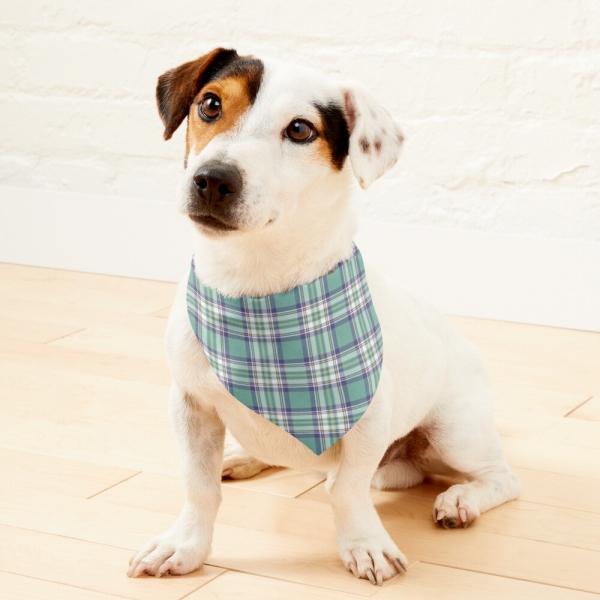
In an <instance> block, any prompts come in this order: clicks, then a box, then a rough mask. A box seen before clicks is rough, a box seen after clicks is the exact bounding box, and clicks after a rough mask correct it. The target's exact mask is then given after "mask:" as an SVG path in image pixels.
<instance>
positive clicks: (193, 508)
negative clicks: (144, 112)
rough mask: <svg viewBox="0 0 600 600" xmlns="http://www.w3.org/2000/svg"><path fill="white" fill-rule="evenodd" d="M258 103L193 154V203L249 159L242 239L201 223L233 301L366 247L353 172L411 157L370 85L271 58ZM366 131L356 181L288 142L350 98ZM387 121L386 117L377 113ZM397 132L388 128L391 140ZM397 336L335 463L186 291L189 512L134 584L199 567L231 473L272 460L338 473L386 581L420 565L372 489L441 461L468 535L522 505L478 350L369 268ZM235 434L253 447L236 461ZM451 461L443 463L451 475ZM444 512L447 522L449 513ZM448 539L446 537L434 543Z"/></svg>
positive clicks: (351, 517) (177, 318)
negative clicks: (255, 388) (403, 456)
mask: <svg viewBox="0 0 600 600" xmlns="http://www.w3.org/2000/svg"><path fill="white" fill-rule="evenodd" d="M265 64H266V68H265V75H264V79H263V83H262V86H261V88H260V91H259V94H258V96H257V98H256V102H255V104H254V105H253V106H252V108H251V109H250V110H249V111H248V113H247V114H246V115H245V116H244V118H243V119H242V120H241V121H240V123H239V125H238V126H237V127H236V129H235V130H233V131H231V132H229V133H227V134H223V135H221V136H217V137H216V138H215V139H213V140H212V141H211V142H210V143H209V144H208V145H207V146H206V147H205V148H204V149H203V150H202V151H201V152H200V153H199V154H197V155H194V154H191V155H190V156H189V157H188V166H187V169H186V171H185V174H184V178H183V186H182V193H181V200H180V208H181V209H182V210H183V211H185V210H186V207H187V206H188V203H189V197H188V190H189V188H190V184H191V178H192V176H193V174H194V172H195V171H196V169H197V168H198V167H199V166H200V165H201V164H203V163H204V162H205V161H207V160H210V159H215V158H216V159H219V160H223V161H226V162H227V161H233V162H235V163H236V164H238V165H239V166H240V168H241V169H242V170H243V173H244V190H245V191H244V194H243V198H242V200H241V201H240V207H239V213H238V222H237V224H238V226H239V231H234V232H227V233H225V234H223V233H213V232H210V231H207V230H206V229H204V228H202V227H201V226H198V225H195V226H194V244H195V256H196V270H197V275H198V277H199V278H200V279H201V280H202V281H203V282H204V283H205V284H207V285H209V286H213V287H215V288H216V289H218V290H219V291H220V292H221V293H223V294H226V295H243V294H250V295H266V294H272V293H277V292H280V291H283V290H287V289H289V288H291V287H293V286H295V285H298V284H301V283H306V282H310V281H312V280H314V279H315V278H317V277H320V276H322V275H324V274H325V273H327V272H328V271H329V270H330V269H331V268H332V267H333V266H335V265H336V264H337V263H338V262H339V261H340V260H343V259H345V258H347V257H348V256H349V255H350V254H351V252H352V240H353V236H354V232H355V228H356V224H355V218H354V215H353V214H352V211H351V209H350V204H349V190H350V185H351V177H352V174H351V171H350V165H349V164H348V163H349V162H351V163H352V166H353V168H354V171H355V172H356V174H357V176H358V177H361V178H362V179H363V185H368V184H369V183H370V181H371V180H372V179H374V178H376V177H377V176H379V175H380V174H381V173H382V172H383V171H384V170H385V169H387V168H389V166H391V164H393V162H395V160H396V158H397V156H398V152H399V148H400V142H401V139H400V137H399V131H398V129H397V127H396V125H395V124H393V122H392V121H391V117H389V115H387V113H385V111H384V110H383V109H382V108H381V107H378V106H377V105H376V103H375V101H374V100H373V99H372V98H371V97H370V96H369V95H368V94H366V93H364V91H361V90H359V88H352V87H351V86H348V85H340V84H337V83H333V82H331V81H330V80H329V79H327V78H325V77H323V76H322V75H320V74H319V73H315V72H313V71H311V70H308V69H301V68H298V67H291V66H290V65H283V64H282V63H279V62H278V61H268V62H266V63H265ZM349 91H350V93H351V94H352V96H351V98H352V101H353V102H354V103H355V110H356V114H355V118H356V122H355V124H354V128H353V131H352V136H351V141H350V161H346V165H345V166H344V168H343V169H342V170H341V171H337V170H335V169H333V168H332V167H331V165H330V164H328V163H326V162H325V161H323V158H322V156H320V155H319V154H318V153H316V152H315V151H314V147H312V146H313V145H311V144H307V145H294V144H293V143H291V142H290V141H289V140H282V138H281V135H280V132H281V130H282V129H283V128H285V126H286V125H287V123H288V122H290V121H291V120H292V119H293V118H296V117H303V118H306V119H309V120H314V119H316V118H317V116H316V114H315V110H314V107H313V106H312V102H313V101H315V99H316V100H319V101H324V102H326V101H330V100H334V101H336V102H338V103H339V104H340V105H342V106H344V105H345V103H347V101H348V92H349ZM375 116H377V121H376V122H373V119H374V118H375ZM382 128H383V130H382ZM363 135H368V136H370V139H371V143H373V139H375V138H377V139H381V141H382V144H383V146H382V148H381V152H380V153H378V154H371V155H369V156H368V157H367V156H366V155H363V154H364V153H363V154H360V155H359V154H358V153H360V146H359V144H358V142H357V136H363ZM367 277H368V281H369V286H370V289H371V293H372V297H373V302H374V305H375V308H376V310H377V313H378V316H379V320H380V322H381V326H382V331H383V337H384V362H383V369H382V374H381V379H380V383H379V387H378V390H377V393H376V395H375V397H374V399H373V401H372V404H371V406H370V407H369V409H368V410H367V412H366V413H365V415H364V416H363V417H362V418H361V420H360V421H359V422H358V424H357V425H355V426H354V427H353V428H352V429H351V430H350V431H349V432H348V433H347V434H346V435H345V436H344V437H343V438H342V442H341V448H340V444H336V445H335V446H334V447H332V448H331V449H329V450H328V451H326V452H325V453H324V454H322V455H320V456H316V455H315V454H313V453H312V452H311V451H310V450H308V448H306V447H305V446H304V445H303V444H301V443H300V442H298V441H297V440H295V438H293V437H292V436H290V435H289V434H287V433H286V432H285V431H283V430H282V429H280V428H278V427H276V426H275V425H273V424H272V423H270V422H269V421H267V420H265V419H263V418H262V417H260V416H258V415H257V414H255V413H254V412H252V411H251V410H249V409H248V408H246V407H245V406H244V405H243V404H241V403H240V402H238V401H237V400H236V399H235V398H233V397H232V396H230V395H229V393H228V392H227V391H226V390H225V388H224V387H223V386H222V384H221V383H220V382H219V380H218V379H217V377H216V375H215V374H214V372H213V371H212V369H211V367H210V365H209V363H208V361H207V359H206V356H205V355H204V352H203V350H202V348H201V346H200V344H199V343H198V341H197V339H196V338H195V336H194V333H193V331H192V329H191V326H190V323H189V320H188V315H187V310H186V299H185V290H186V280H187V278H186V279H185V280H184V281H182V283H181V285H180V287H179V291H178V294H177V298H176V300H175V303H174V305H173V308H172V311H171V315H170V318H169V324H168V330H167V341H166V343H167V350H168V357H169V363H170V367H171V372H172V375H173V381H174V383H173V386H172V390H171V396H170V411H171V419H172V424H173V428H174V431H175V435H176V438H177V441H178V444H179V447H180V449H181V455H182V460H183V465H184V479H185V486H186V504H185V507H184V509H183V510H182V513H181V514H180V516H179V518H178V519H177V521H176V522H175V524H174V525H173V527H172V528H171V529H170V530H169V531H167V532H166V533H164V534H162V535H161V536H158V537H157V538H155V539H154V540H152V541H151V542H150V543H149V544H148V545H147V546H146V547H145V548H143V549H142V550H141V551H140V552H139V553H138V554H137V555H136V556H135V557H134V558H133V559H132V566H131V568H130V570H129V574H130V575H132V576H137V575H139V574H141V573H143V572H147V573H150V574H157V575H161V574H164V573H171V574H181V573H187V572H189V571H191V570H193V569H196V568H197V567H199V566H200V565H201V564H202V563H203V561H204V560H205V558H206V557H207V556H208V554H209V552H210V544H211V537H212V530H213V523H214V520H215V516H216V512H217V509H218V505H219V502H220V492H219V482H220V476H221V471H222V470H223V471H225V472H227V473H228V475H231V476H234V477H245V476H251V475H253V474H255V473H257V472H258V471H260V470H261V469H263V468H266V466H268V465H279V466H286V467H301V468H306V467H308V468H314V469H319V470H323V471H326V472H327V473H328V474H329V475H328V483H327V489H328V491H329V493H330V496H331V500H332V504H333V510H334V519H335V523H336V529H337V532H338V534H337V537H338V547H339V551H340V556H341V558H342V561H343V562H344V564H345V565H346V567H347V568H348V569H349V570H351V571H352V572H353V573H354V574H355V575H357V576H359V577H364V578H368V579H370V580H371V581H372V582H373V583H379V584H380V583H381V582H382V581H383V580H385V579H388V578H390V577H393V576H394V575H395V574H396V573H398V572H402V571H403V570H404V569H405V568H406V564H407V563H406V558H405V557H404V555H403V554H402V553H401V552H400V551H399V550H398V548H397V547H396V545H395V543H394V542H393V541H392V539H391V538H390V537H389V535H388V534H387V532H386V531H385V529H384V528H383V526H382V524H381V521H380V519H379V517H378V515H377V513H376V511H375V509H374V507H373V505H372V502H371V499H370V496H369V486H370V485H371V483H373V485H374V486H376V487H380V488H390V487H406V486H408V485H414V484H416V483H418V482H419V481H420V480H421V479H422V477H423V474H424V473H426V472H428V471H430V470H432V469H437V467H439V468H441V469H442V470H443V469H446V470H451V471H453V472H459V473H462V474H463V475H464V479H465V481H466V483H464V484H460V485H455V486H452V487H451V488H450V489H449V490H448V491H447V492H445V493H444V494H441V495H440V496H439V498H438V500H437V501H436V504H435V507H434V519H436V520H438V521H439V522H440V524H443V525H447V526H455V525H457V524H458V525H464V526H466V525H468V524H469V523H470V522H471V521H472V520H473V519H474V518H476V517H477V516H478V515H479V514H480V512H482V511H484V510H488V509H489V508H492V507H493V506H496V505H498V504H500V503H502V502H506V501H508V500H510V499H512V498H515V497H516V495H517V493H518V489H519V484H518V481H517V479H516V478H515V477H514V475H512V473H511V472H510V470H509V468H508V466H507V464H506V462H505V460H504V458H503V453H502V448H501V443H500V439H499V436H498V434H497V432H496V430H495V429H494V425H493V418H492V396H491V392H490V388H489V384H488V379H487V375H486V372H485V368H484V366H483V364H482V361H481V359H480V356H479V352H478V350H477V348H476V347H475V346H474V345H473V344H471V343H469V342H467V341H466V340H464V339H463V338H461V337H460V336H459V335H458V334H457V333H455V332H454V331H453V330H452V329H451V328H450V327H449V326H448V325H447V324H446V322H445V321H444V319H443V318H442V317H441V316H440V315H439V314H438V313H437V312H436V311H434V310H433V309H432V308H431V307H429V306H428V305H426V304H424V303H422V302H420V301H418V300H416V299H415V298H413V297H412V296H411V295H410V294H408V293H406V292H404V291H402V290H400V289H397V288H395V287H394V286H392V285H390V284H389V283H388V282H387V281H386V280H385V279H384V278H383V277H382V276H381V275H379V274H378V273H377V272H376V271H374V270H372V269H371V268H370V267H369V266H368V265H367ZM225 427H227V428H228V429H229V430H230V431H231V433H232V434H233V435H234V437H235V438H236V440H237V441H238V442H239V445H236V446H233V447H231V448H229V449H228V450H227V451H226V454H225V461H224V463H223V465H222V466H221V459H222V456H223V440H224V435H225ZM418 427H419V428H422V429H423V430H425V431H426V432H427V437H428V439H429V442H430V447H429V448H428V450H427V452H426V455H424V456H423V457H422V459H420V460H418V461H413V462H410V463H409V462H403V461H402V460H398V461H395V462H392V463H390V464H388V465H386V466H385V467H382V468H381V469H379V470H378V465H379V463H380V461H381V459H382V457H383V455H384V453H385V452H386V449H387V448H388V446H389V445H390V444H391V443H392V442H394V441H395V440H397V439H399V438H401V437H403V436H406V435H407V434H409V433H410V432H411V431H412V430H414V429H415V428H418ZM436 466H437V467H436ZM435 511H437V512H435ZM432 543H433V540H432Z"/></svg>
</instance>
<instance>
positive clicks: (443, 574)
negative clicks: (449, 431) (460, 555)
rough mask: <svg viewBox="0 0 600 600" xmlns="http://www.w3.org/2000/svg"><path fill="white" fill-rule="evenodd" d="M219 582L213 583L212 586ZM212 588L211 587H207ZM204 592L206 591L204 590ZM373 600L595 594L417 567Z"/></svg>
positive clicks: (576, 598) (577, 598) (564, 599)
mask: <svg viewBox="0 0 600 600" xmlns="http://www.w3.org/2000/svg"><path fill="white" fill-rule="evenodd" d="M217 581H218V579H217V580H216V581H215V583H216V582H217ZM209 585H214V584H209ZM206 589H207V591H208V589H209V587H208V586H207V587H206ZM373 598H374V600H398V599H399V598H407V599H410V600H431V599H432V598H435V599H436V600H456V599H457V598H460V599H461V600H484V599H485V600H506V599H507V598H515V599H518V600H534V599H539V598H544V600H597V598H598V596H597V595H596V594H590V593H587V592H579V591H575V590H570V589H566V588H559V587H552V586H549V585H543V584H539V583H532V582H529V581H521V580H518V579H511V578H508V577H496V576H494V575H487V574H485V573H476V572H474V571H465V570H462V569H452V568H448V567H441V566H439V565H432V564H427V563H424V562H420V563H417V564H416V565H415V566H414V567H413V568H412V569H411V570H410V571H409V572H408V573H407V574H406V575H405V576H404V577H396V578H395V579H393V580H392V581H390V582H389V583H388V584H386V586H385V587H384V589H382V590H381V591H380V592H378V593H377V594H375V596H374V597H373Z"/></svg>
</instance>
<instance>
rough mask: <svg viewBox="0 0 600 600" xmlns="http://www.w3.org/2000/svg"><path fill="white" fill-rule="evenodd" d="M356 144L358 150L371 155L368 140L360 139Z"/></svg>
mask: <svg viewBox="0 0 600 600" xmlns="http://www.w3.org/2000/svg"><path fill="white" fill-rule="evenodd" d="M358 143H359V144H360V149H361V150H362V151H363V152H364V153H365V154H370V153H371V143H370V142H369V140H368V139H367V138H366V137H361V138H360V140H358Z"/></svg>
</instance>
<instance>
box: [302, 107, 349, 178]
mask: <svg viewBox="0 0 600 600" xmlns="http://www.w3.org/2000/svg"><path fill="white" fill-rule="evenodd" d="M314 106H315V108H316V109H317V112H318V113H319V119H318V123H315V126H316V129H317V131H318V133H319V137H318V138H317V139H316V140H315V141H314V142H311V143H314V144H315V146H316V149H317V152H318V153H319V154H320V155H321V156H322V158H323V159H324V160H325V161H328V162H330V163H331V166H332V167H333V168H334V169H336V170H338V171H339V170H341V169H342V167H343V166H344V162H345V161H346V157H347V156H348V149H349V147H350V133H349V131H348V122H347V120H346V116H345V115H344V111H343V109H342V107H341V106H340V105H339V104H336V103H335V102H329V103H328V104H319V103H315V104H314Z"/></svg>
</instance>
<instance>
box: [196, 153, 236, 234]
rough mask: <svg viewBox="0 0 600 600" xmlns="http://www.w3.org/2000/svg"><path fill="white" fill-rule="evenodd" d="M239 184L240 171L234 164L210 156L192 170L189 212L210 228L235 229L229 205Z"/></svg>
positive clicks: (232, 205)
mask: <svg viewBox="0 0 600 600" xmlns="http://www.w3.org/2000/svg"><path fill="white" fill-rule="evenodd" d="M242 187H243V179H242V174H241V173H240V171H239V169H238V168H237V167H235V166H234V165H230V164H226V163H222V162H219V161H216V160H211V161H208V162H206V163H204V164H203V165H202V166H200V168H199V169H198V170H197V171H196V172H195V173H194V177H193V180H192V190H191V192H192V194H191V199H192V202H191V205H190V211H189V216H190V218H191V219H192V220H194V221H195V222H197V223H200V224H201V225H205V226H207V227H211V228H213V229H221V230H232V229H236V227H235V226H234V225H232V224H231V222H232V214H233V210H232V209H233V207H234V205H235V203H236V202H237V201H238V199H239V197H240V194H241V191H242Z"/></svg>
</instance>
